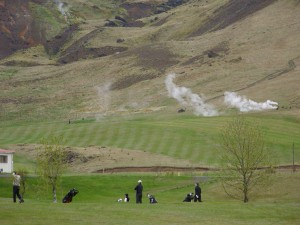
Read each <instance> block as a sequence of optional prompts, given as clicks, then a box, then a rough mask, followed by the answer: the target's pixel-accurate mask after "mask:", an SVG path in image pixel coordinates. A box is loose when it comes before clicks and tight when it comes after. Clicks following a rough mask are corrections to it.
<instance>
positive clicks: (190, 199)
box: [183, 193, 194, 202]
mask: <svg viewBox="0 0 300 225" xmlns="http://www.w3.org/2000/svg"><path fill="white" fill-rule="evenodd" d="M193 199H194V193H188V194H187V195H186V197H185V199H184V200H183V201H184V202H192V200H193Z"/></svg>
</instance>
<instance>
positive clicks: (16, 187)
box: [12, 172, 24, 203]
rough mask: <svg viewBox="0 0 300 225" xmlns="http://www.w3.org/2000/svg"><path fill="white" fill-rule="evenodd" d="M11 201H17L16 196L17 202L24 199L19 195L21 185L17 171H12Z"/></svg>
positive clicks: (21, 201)
mask: <svg viewBox="0 0 300 225" xmlns="http://www.w3.org/2000/svg"><path fill="white" fill-rule="evenodd" d="M12 175H13V178H14V180H13V202H16V201H17V197H18V198H19V202H20V203H23V202H24V200H23V198H22V196H21V195H20V186H21V176H20V175H19V174H18V173H17V172H13V173H12Z"/></svg>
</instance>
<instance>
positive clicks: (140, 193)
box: [134, 180, 143, 203]
mask: <svg viewBox="0 0 300 225" xmlns="http://www.w3.org/2000/svg"><path fill="white" fill-rule="evenodd" d="M134 190H135V192H136V195H135V196H136V203H142V197H143V185H142V181H141V180H139V181H138V184H137V185H136V187H135V188H134Z"/></svg>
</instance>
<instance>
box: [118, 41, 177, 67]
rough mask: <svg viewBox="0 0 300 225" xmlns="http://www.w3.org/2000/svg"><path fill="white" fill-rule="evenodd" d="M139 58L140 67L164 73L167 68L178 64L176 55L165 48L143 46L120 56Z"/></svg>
mask: <svg viewBox="0 0 300 225" xmlns="http://www.w3.org/2000/svg"><path fill="white" fill-rule="evenodd" d="M132 55H134V56H137V57H138V65H139V66H142V67H145V68H155V69H158V70H160V71H164V70H165V69H166V68H168V67H170V66H172V65H175V64H177V63H178V62H179V61H178V60H176V55H174V54H173V53H172V52H170V51H169V50H168V48H166V47H163V46H150V45H148V46H143V47H140V48H136V49H133V50H130V51H127V52H126V53H124V54H122V55H120V57H123V56H132Z"/></svg>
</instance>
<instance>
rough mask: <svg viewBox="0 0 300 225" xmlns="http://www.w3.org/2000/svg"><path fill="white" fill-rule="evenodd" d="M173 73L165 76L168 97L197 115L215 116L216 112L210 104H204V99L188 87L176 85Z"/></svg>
mask: <svg viewBox="0 0 300 225" xmlns="http://www.w3.org/2000/svg"><path fill="white" fill-rule="evenodd" d="M175 76H176V75H175V74H174V73H171V74H169V75H168V76H167V78H166V80H165V84H166V87H167V90H168V93H169V96H170V97H173V98H175V99H176V100H177V101H178V102H179V104H180V105H181V106H183V107H191V108H192V109H193V112H194V114H195V115H197V116H200V115H202V116H216V115H218V112H217V111H216V110H215V109H214V107H213V106H212V105H209V104H206V103H205V102H204V100H203V99H202V98H201V97H200V96H199V95H197V94H194V93H192V91H191V90H190V89H189V88H186V87H178V86H177V85H176V84H175V83H174V82H173V79H174V78H175Z"/></svg>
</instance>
